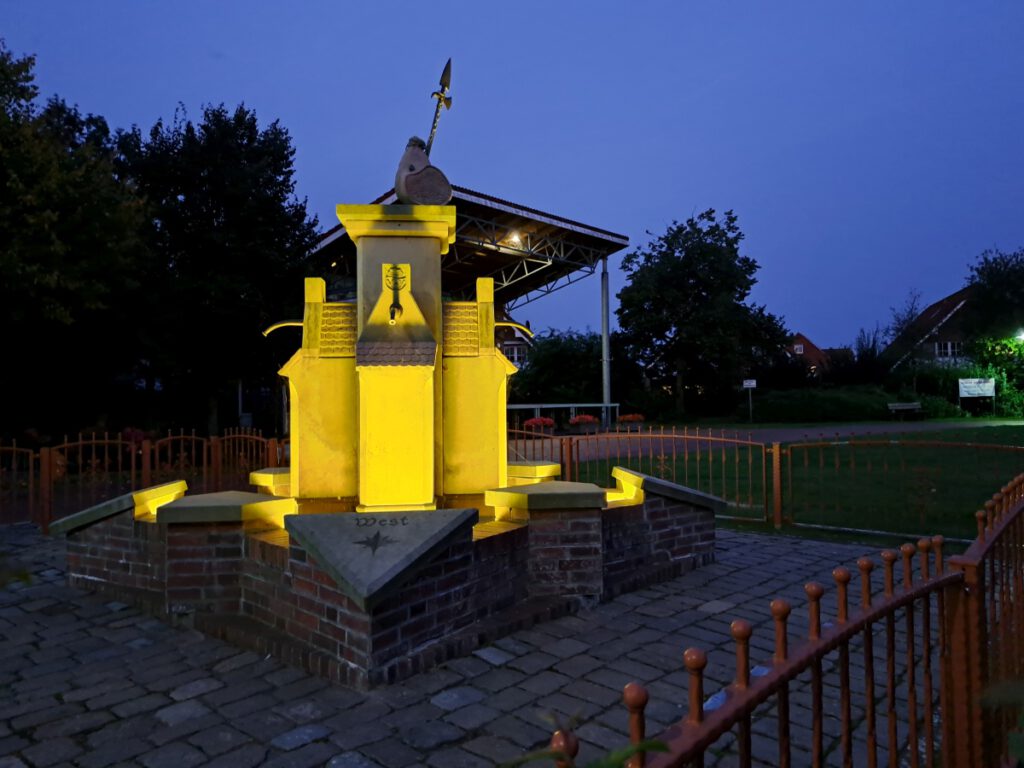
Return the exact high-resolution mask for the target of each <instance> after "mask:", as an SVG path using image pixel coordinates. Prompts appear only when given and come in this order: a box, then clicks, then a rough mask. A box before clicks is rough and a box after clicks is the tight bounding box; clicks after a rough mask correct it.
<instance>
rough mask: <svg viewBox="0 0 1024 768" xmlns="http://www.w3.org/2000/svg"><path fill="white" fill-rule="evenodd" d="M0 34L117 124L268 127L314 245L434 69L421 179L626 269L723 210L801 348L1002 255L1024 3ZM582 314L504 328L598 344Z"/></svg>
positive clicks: (275, 19) (471, 15) (206, 8)
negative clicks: (658, 242) (616, 253)
mask: <svg viewBox="0 0 1024 768" xmlns="http://www.w3.org/2000/svg"><path fill="white" fill-rule="evenodd" d="M0 36H2V37H3V38H5V39H6V43H7V46H8V48H9V49H11V50H12V51H13V52H14V53H15V54H24V53H34V54H36V55H37V56H38V60H37V65H36V78H37V84H38V85H39V86H40V88H41V91H42V94H43V95H44V96H50V95H53V94H59V95H60V96H62V97H63V98H64V99H66V100H67V101H68V102H71V103H74V104H77V105H79V107H80V108H81V109H82V110H83V111H86V112H93V113H96V114H100V115H103V116H104V117H105V118H106V119H107V120H108V121H109V122H110V124H111V125H112V126H114V127H128V126H130V125H132V124H138V125H139V126H140V127H142V128H143V130H148V129H149V127H150V126H152V124H153V123H154V122H155V121H156V120H157V119H158V118H164V119H165V120H168V121H169V120H171V119H173V117H174V113H175V110H176V108H178V107H179V104H180V105H181V106H182V107H183V108H184V110H185V111H186V114H187V115H188V116H189V117H192V118H197V117H200V116H201V109H202V106H203V105H204V104H210V103H213V104H219V103H221V102H223V103H225V104H226V105H228V106H229V107H233V106H234V105H236V104H238V103H240V102H244V103H245V104H246V106H248V107H250V108H252V109H254V110H255V111H256V113H257V115H258V116H259V117H260V119H261V120H262V121H264V122H269V121H270V120H273V119H279V120H280V121H281V123H282V124H283V125H284V126H285V127H287V129H288V130H289V131H290V133H291V135H292V137H293V140H294V145H295V148H296V160H295V164H296V169H297V182H298V183H297V193H298V194H299V196H301V197H306V198H308V203H309V208H310V210H311V211H312V212H314V213H316V214H317V215H318V216H319V219H320V223H321V227H322V228H324V229H326V228H328V227H330V226H333V224H334V223H335V222H336V219H335V218H334V206H335V204H336V203H339V202H348V203H358V202H369V201H370V200H371V199H373V198H374V197H376V196H378V195H380V194H381V193H383V192H384V191H385V190H387V189H388V188H389V187H390V186H391V184H392V182H393V178H394V170H395V167H396V165H397V161H398V158H399V157H400V155H401V153H402V150H403V149H404V147H405V143H406V140H407V139H408V138H409V136H411V135H413V134H419V135H421V136H425V135H426V134H427V132H428V131H429V127H430V119H431V116H432V110H433V101H432V100H431V99H430V98H429V94H430V92H431V90H432V89H433V88H435V87H436V85H437V78H438V75H439V74H440V70H441V67H442V66H443V64H444V62H445V59H447V58H448V57H449V56H451V57H452V59H453V78H452V80H453V82H452V95H453V98H454V105H453V109H452V110H451V112H448V113H446V114H444V115H443V117H442V120H441V126H440V130H439V134H438V138H437V141H436V144H435V148H434V152H433V155H432V159H433V160H434V161H435V162H436V163H437V165H439V166H440V167H441V168H442V169H443V170H444V171H445V172H446V174H447V175H448V177H449V178H450V179H451V180H452V182H453V183H455V184H458V185H461V186H465V187H468V188H470V189H474V190H478V191H481V192H485V193H488V194H491V195H495V196H498V197H501V198H504V199H507V200H511V201H515V202H517V203H521V204H524V205H527V206H530V207H534V208H539V209H541V210H546V211H550V212H552V213H557V214H559V215H562V216H566V217H569V218H572V219H576V220H579V221H582V222H585V223H588V224H592V225H594V226H598V227H601V228H605V229H610V230H613V231H616V232H620V233H623V234H625V235H627V236H628V237H629V238H630V240H631V242H632V243H633V244H634V245H638V244H642V243H644V242H646V241H647V240H648V239H649V237H650V235H649V233H650V232H654V233H661V232H663V231H664V230H665V228H666V226H667V225H668V224H669V223H670V222H671V221H672V220H673V219H679V220H683V219H685V218H687V217H688V216H691V215H693V214H695V213H697V212H699V211H701V210H703V209H705V208H708V207H714V208H716V209H719V210H725V209H729V208H732V209H734V210H735V211H736V212H737V214H738V215H739V223H740V227H741V228H742V230H743V231H744V232H745V234H746V240H745V243H744V251H745V253H747V254H748V255H750V256H752V257H754V258H755V259H756V260H757V261H758V262H759V263H760V265H761V270H760V272H759V275H758V277H759V284H758V286H757V287H756V289H755V292H754V299H755V300H756V301H757V302H759V303H763V304H766V305H767V307H768V309H769V310H770V311H772V312H774V313H777V314H780V315H782V316H784V318H785V321H786V324H787V326H788V327H789V328H790V329H791V330H794V331H801V332H803V333H805V334H806V335H807V336H809V337H810V338H811V339H812V340H813V341H815V342H816V343H818V344H819V345H820V346H837V345H841V344H848V343H850V342H852V340H853V338H854V336H855V335H856V333H857V330H858V329H859V328H861V327H868V328H870V327H874V325H875V324H876V323H879V324H881V325H883V326H884V325H885V323H886V322H887V321H888V319H889V315H890V307H892V306H898V305H900V304H902V303H903V301H904V298H905V297H906V295H907V292H908V291H909V290H912V289H914V290H919V291H920V292H921V293H922V296H923V299H924V301H925V303H928V302H930V301H933V300H936V299H938V298H941V297H942V296H944V295H945V294H947V293H950V292H952V291H954V290H956V289H957V288H959V287H961V286H962V285H963V283H964V280H965V278H966V275H967V264H968V263H969V262H970V261H972V260H973V259H974V257H975V256H976V255H977V254H978V253H980V252H981V251H982V250H984V249H985V248H992V247H998V248H1001V249H1003V250H1014V249H1017V248H1020V247H1022V246H1024V215H1022V213H1024V172H1022V171H1024V141H1022V137H1024V87H1022V76H1024V44H1022V42H1021V40H1022V39H1024V3H1020V2H1009V1H1007V2H986V1H984V0H979V1H978V2H970V3H968V2H960V3H951V2H943V1H942V0H927V2H925V1H922V0H915V1H910V0H901V2H891V0H890V1H886V2H881V1H874V0H872V1H864V2H856V3H821V2H775V3H769V2H754V1H751V2H738V1H737V2H703V3H695V2H693V3H691V2H682V1H681V0H676V2H640V1H637V2H631V3H625V2H621V3H620V2H603V1H599V0H591V1H590V2H575V1H574V2H555V1H554V0H548V1H547V2H505V3H500V4H499V3H491V2H484V1H483V0H477V1H476V2H429V3H417V4H412V3H404V2H392V3H383V2H380V3H373V2H367V3H361V4H355V3H350V2H341V1H340V0H335V1H334V2H312V1H310V2H298V1H297V2H291V3H283V2H278V3H271V2H254V1H253V0H250V1H249V2H240V1H236V0H217V1H216V2H213V1H207V2H199V1H198V0H192V1H188V2H186V1H183V0H176V1H175V2H170V1H169V0H165V1H164V2H155V1H143V0H130V1H129V0H104V2H93V3H84V2H81V1H80V0H73V1H72V0H67V1H58V0H33V1H32V2H29V1H28V0H0ZM612 270H613V275H612V289H613V292H614V291H616V290H618V289H619V288H620V287H621V286H622V285H623V284H624V278H623V276H622V274H621V272H620V271H619V269H618V259H614V260H613V263H612ZM295 290H296V291H297V292H301V286H295ZM598 291H599V285H598V281H597V279H596V278H592V279H588V280H585V281H583V282H581V283H580V284H579V285H577V286H575V287H573V288H571V289H568V290H566V291H563V292H559V293H556V294H554V295H552V296H550V297H547V298H545V299H542V300H540V301H538V302H535V303H534V304H531V305H528V306H527V307H526V308H524V309H523V310H522V311H521V313H520V315H519V317H521V318H522V319H529V320H531V321H532V324H533V326H534V328H535V329H536V328H538V327H539V328H544V327H547V326H554V327H557V328H563V329H564V328H569V327H572V328H576V329H583V328H586V327H588V326H589V327H591V328H593V329H597V327H598V325H599V305H598ZM613 303H614V299H613Z"/></svg>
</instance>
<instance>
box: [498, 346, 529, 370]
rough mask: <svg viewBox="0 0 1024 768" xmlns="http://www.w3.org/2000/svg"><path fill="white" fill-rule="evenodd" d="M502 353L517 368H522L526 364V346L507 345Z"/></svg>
mask: <svg viewBox="0 0 1024 768" xmlns="http://www.w3.org/2000/svg"><path fill="white" fill-rule="evenodd" d="M501 351H502V352H503V353H504V354H505V357H507V358H508V359H509V362H510V363H512V365H514V366H515V367H516V368H522V367H523V363H525V362H526V345H525V344H505V345H504V348H503V349H502V350H501Z"/></svg>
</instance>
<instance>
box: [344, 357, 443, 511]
mask: <svg viewBox="0 0 1024 768" xmlns="http://www.w3.org/2000/svg"><path fill="white" fill-rule="evenodd" d="M358 374H359V390H360V393H361V394H362V395H363V396H362V397H360V399H359V507H357V509H358V511H360V512H363V511H374V510H377V511H384V510H386V509H434V508H435V500H434V408H433V402H434V370H433V368H432V367H427V366H367V367H360V368H359V370H358Z"/></svg>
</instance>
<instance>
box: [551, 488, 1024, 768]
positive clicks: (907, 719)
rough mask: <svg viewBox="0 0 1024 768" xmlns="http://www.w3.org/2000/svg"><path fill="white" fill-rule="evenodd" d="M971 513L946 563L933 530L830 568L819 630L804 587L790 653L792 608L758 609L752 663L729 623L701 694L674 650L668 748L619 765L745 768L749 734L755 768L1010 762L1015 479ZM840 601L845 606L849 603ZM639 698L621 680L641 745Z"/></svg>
mask: <svg viewBox="0 0 1024 768" xmlns="http://www.w3.org/2000/svg"><path fill="white" fill-rule="evenodd" d="M967 516H968V517H970V515H967ZM974 520H975V522H976V524H977V534H978V535H977V538H976V539H975V540H974V542H973V543H972V544H971V545H970V547H969V548H968V549H967V551H966V552H965V553H964V554H962V555H957V556H954V557H951V558H949V560H948V561H947V562H946V563H944V562H943V555H942V544H943V541H942V538H941V537H934V538H931V539H928V538H923V539H921V540H919V541H918V542H917V544H916V545H915V544H909V543H908V544H904V545H903V546H902V547H901V548H900V550H899V551H898V552H897V551H896V550H885V551H883V552H882V553H881V557H880V560H881V567H880V568H879V567H878V563H877V562H875V561H874V560H872V559H871V558H861V559H860V560H858V561H857V570H858V571H859V580H858V583H857V584H856V585H853V586H851V585H852V584H853V576H852V574H851V571H850V570H849V569H848V568H846V567H843V566H839V567H837V568H835V569H834V570H833V572H832V575H833V578H834V580H835V590H834V593H833V600H832V601H830V603H831V604H833V605H834V606H835V609H834V613H833V615H832V616H831V617H829V618H828V620H827V621H826V620H825V619H826V617H825V615H824V611H823V598H824V597H825V596H826V593H827V591H826V589H825V588H824V587H823V586H822V585H821V584H817V583H814V582H812V583H809V584H807V585H806V586H805V593H806V603H805V605H803V606H801V608H802V609H803V610H802V611H801V613H802V614H804V615H806V616H807V629H806V632H805V634H804V636H803V637H802V638H800V639H799V640H798V641H797V642H798V644H797V645H796V648H795V650H794V651H793V652H790V650H789V648H790V635H791V631H790V628H789V625H788V621H789V618H790V615H791V613H795V611H794V610H793V608H792V606H791V605H790V604H789V603H788V602H787V601H785V600H773V601H771V603H770V605H769V606H766V608H768V610H769V611H770V613H771V616H772V623H773V624H774V652H773V654H772V655H771V657H770V658H768V659H765V660H764V661H763V662H762V663H761V664H759V665H757V666H754V667H753V668H752V667H751V654H750V651H751V647H752V646H751V636H752V628H751V624H750V623H749V622H748V621H746V620H743V619H738V620H736V621H733V622H732V624H731V625H730V634H731V639H732V643H733V646H734V652H735V661H736V673H735V676H734V678H733V681H732V683H731V684H729V685H728V686H727V687H726V688H725V689H724V690H723V691H722V692H721V693H720V694H718V695H716V696H712V697H711V698H710V699H706V698H705V685H704V683H705V680H704V670H705V667H706V665H707V658H708V657H707V654H706V653H705V652H704V651H703V650H702V649H699V648H689V649H687V650H686V651H685V653H684V655H683V660H684V666H685V669H686V673H687V677H688V680H689V682H688V694H687V695H688V698H689V702H688V711H687V712H686V714H685V715H684V716H683V717H682V719H681V720H680V721H679V722H677V723H676V724H674V725H671V726H670V727H669V728H668V729H667V730H665V731H664V732H662V733H661V734H659V735H656V736H654V739H653V740H654V741H658V742H661V743H662V745H663V746H665V747H667V750H668V751H667V752H665V753H652V754H649V755H644V754H643V753H639V754H637V755H636V756H634V757H632V758H631V760H630V765H631V766H633V768H644V767H645V766H646V767H648V768H668V767H669V766H673V767H678V766H688V765H689V766H703V765H704V764H705V758H707V757H709V756H712V755H713V756H714V757H715V759H716V760H720V759H722V758H723V757H724V758H725V759H726V762H727V763H728V764H730V765H739V766H741V767H745V766H750V765H752V764H754V759H755V758H754V748H753V744H754V740H753V738H752V734H753V733H755V732H756V733H757V734H761V735H763V736H765V735H767V736H768V738H769V742H768V743H769V744H770V745H772V746H771V748H766V746H765V743H764V740H763V739H762V742H761V744H760V751H759V754H758V755H757V759H758V763H757V764H759V765H763V764H765V763H768V764H773V765H779V766H790V765H793V764H795V763H799V764H805V763H806V762H807V761H808V760H809V761H810V763H811V764H812V765H816V766H817V765H824V764H826V762H827V763H828V764H838V765H853V764H854V763H855V762H856V764H859V765H868V766H879V765H889V766H897V765H899V766H904V765H910V766H922V765H923V766H935V765H943V766H963V767H964V768H968V767H970V768H988V767H989V766H991V767H993V768H994V767H995V766H1009V765H1015V764H1016V757H1019V755H1015V756H1011V755H1010V754H1009V749H1010V747H1009V745H1010V743H1011V737H1016V738H1017V739H1018V740H1019V739H1020V733H1019V730H1018V729H1019V725H1018V723H1019V719H1018V718H1019V715H1020V710H1021V703H1022V701H1024V692H1022V691H1021V690H1020V686H1021V682H1020V677H1021V673H1022V671H1024V554H1022V552H1024V475H1018V476H1017V477H1016V478H1014V480H1013V481H1012V482H1011V483H1010V484H1009V485H1007V486H1004V487H1003V488H1002V489H1001V491H1000V492H999V493H997V494H995V495H994V496H993V497H992V499H991V500H990V501H989V502H988V503H986V505H985V510H983V511H979V512H978V513H977V514H976V515H975V516H974ZM851 590H853V593H852V594H851ZM858 597H859V599H858ZM851 602H853V603H855V604H857V603H859V605H858V606H857V607H856V608H854V609H853V610H851V608H850V603H851ZM1009 685H1014V686H1015V687H1011V688H1009V689H1007V688H1006V686H1009ZM1001 686H1002V687H1001ZM1000 693H1002V695H1001V696H1000V695H999V694H1000ZM986 696H988V697H989V699H990V704H989V706H986V705H985V698H986ZM648 701H649V695H648V692H647V691H646V690H645V689H644V688H643V686H641V685H639V684H638V683H629V684H628V685H626V687H625V689H624V691H623V704H624V706H625V707H626V709H627V715H628V718H629V724H630V740H631V742H632V743H633V744H634V745H639V744H641V743H644V741H645V737H647V736H648V734H647V733H646V730H647V729H646V718H645V710H646V708H647V705H648ZM551 743H552V749H553V750H554V751H557V752H560V753H561V755H560V756H559V757H558V758H557V759H556V764H557V765H560V766H566V767H568V766H572V765H573V760H572V758H573V757H574V756H575V754H576V751H577V750H578V747H579V741H578V739H577V738H576V737H575V736H574V735H572V734H571V733H567V732H564V731H559V732H556V734H555V735H554V736H553V738H552V742H551ZM769 752H774V754H768V753H769Z"/></svg>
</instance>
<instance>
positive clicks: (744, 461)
mask: <svg viewBox="0 0 1024 768" xmlns="http://www.w3.org/2000/svg"><path fill="white" fill-rule="evenodd" d="M772 450H773V448H772V447H770V446H766V445H765V444H764V443H759V442H756V441H755V440H752V439H751V438H750V436H749V435H748V436H746V437H743V436H741V435H740V433H738V432H732V433H731V434H730V433H726V432H725V430H718V431H712V430H701V429H697V428H693V429H690V428H684V429H682V430H677V429H675V428H674V427H673V428H670V429H665V428H660V429H657V430H655V429H651V428H647V429H629V430H621V431H615V432H605V433H600V434H596V433H595V434H581V435H570V436H562V437H554V436H552V435H551V434H550V433H547V432H544V431H530V430H509V460H510V461H517V460H518V461H547V462H553V463H557V464H560V465H561V479H563V480H576V481H582V482H591V483H595V484H597V485H599V486H608V485H611V484H613V481H612V477H611V471H612V468H613V467H625V468H627V469H632V470H635V471H637V472H642V473H644V474H647V475H650V476H651V477H657V478H660V479H663V480H669V481H671V482H674V483H679V484H681V485H685V486H687V487H689V488H694V489H696V490H699V491H703V492H705V493H710V494H713V495H715V496H719V497H721V498H722V499H724V500H725V501H726V502H728V503H729V505H730V506H731V508H732V509H731V510H730V511H731V513H732V514H734V515H737V516H742V517H745V518H752V519H764V520H767V519H768V516H769V493H770V488H771V485H770V483H769V474H770V472H771V462H770V460H769V459H770V457H769V453H770V452H771V451H772Z"/></svg>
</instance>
